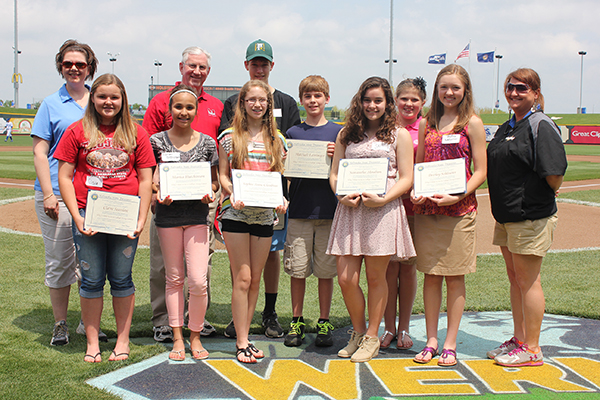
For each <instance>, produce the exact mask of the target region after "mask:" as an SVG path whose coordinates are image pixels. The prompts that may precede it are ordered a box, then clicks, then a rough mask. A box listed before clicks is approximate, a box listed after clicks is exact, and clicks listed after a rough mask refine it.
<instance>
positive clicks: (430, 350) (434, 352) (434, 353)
mask: <svg viewBox="0 0 600 400" xmlns="http://www.w3.org/2000/svg"><path fill="white" fill-rule="evenodd" d="M427 353H429V354H431V358H430V359H429V360H424V359H420V360H419V359H417V357H415V358H413V361H414V362H416V363H419V364H427V363H428V362H430V361H431V360H433V357H435V356H437V354H438V349H437V348H435V349H434V348H433V347H430V346H427V347H425V348H424V349H423V350H421V352H420V353H419V354H421V355H422V356H423V357H425V354H427ZM419 354H417V355H419Z"/></svg>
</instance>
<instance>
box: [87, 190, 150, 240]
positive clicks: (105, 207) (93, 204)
mask: <svg viewBox="0 0 600 400" xmlns="http://www.w3.org/2000/svg"><path fill="white" fill-rule="evenodd" d="M139 213H140V197H139V196H132V195H129V194H120V193H111V192H102V191H99V190H88V196H87V204H86V206H85V220H84V223H83V226H84V228H85V229H91V230H93V231H97V232H102V233H111V234H113V235H124V236H127V235H128V234H133V232H135V229H136V228H137V222H138V216H139Z"/></svg>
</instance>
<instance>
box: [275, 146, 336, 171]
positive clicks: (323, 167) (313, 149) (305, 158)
mask: <svg viewBox="0 0 600 400" xmlns="http://www.w3.org/2000/svg"><path fill="white" fill-rule="evenodd" d="M286 142H287V145H288V153H287V157H286V158H285V171H284V172H283V175H284V176H285V177H287V178H311V179H328V178H329V171H330V169H331V157H329V156H328V155H327V145H328V144H329V142H325V141H322V140H297V139H287V140H286Z"/></svg>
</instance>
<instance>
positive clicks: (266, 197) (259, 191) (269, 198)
mask: <svg viewBox="0 0 600 400" xmlns="http://www.w3.org/2000/svg"><path fill="white" fill-rule="evenodd" d="M231 182H232V183H233V198H234V200H235V201H238V200H239V201H242V202H243V203H244V205H245V206H246V207H265V208H275V207H277V206H281V205H283V187H282V185H281V174H280V173H279V172H268V171H250V170H245V169H232V170H231Z"/></svg>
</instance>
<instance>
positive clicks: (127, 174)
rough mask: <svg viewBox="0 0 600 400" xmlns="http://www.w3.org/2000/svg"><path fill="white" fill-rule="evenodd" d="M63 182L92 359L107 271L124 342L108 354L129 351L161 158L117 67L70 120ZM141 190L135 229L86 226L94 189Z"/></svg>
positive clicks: (60, 151)
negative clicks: (136, 274) (140, 246)
mask: <svg viewBox="0 0 600 400" xmlns="http://www.w3.org/2000/svg"><path fill="white" fill-rule="evenodd" d="M55 158H56V159H58V160H59V167H58V183H59V187H60V190H61V193H62V195H63V199H64V202H65V205H66V206H67V208H68V209H69V212H70V213H71V216H72V217H73V228H72V230H73V240H74V242H75V248H76V250H77V256H78V258H79V262H80V264H81V288H80V289H79V295H80V299H81V316H82V318H83V322H84V324H85V327H86V333H87V351H86V354H85V357H84V361H86V362H92V363H95V362H101V361H102V353H101V351H100V347H99V343H98V330H99V326H100V316H101V315H102V308H103V295H104V284H105V281H106V279H107V278H108V280H109V282H110V285H111V294H112V296H113V310H114V314H115V320H116V323H117V342H116V344H115V347H114V350H113V351H112V354H111V355H110V357H109V359H108V360H109V361H121V360H127V359H128V358H129V330H130V328H131V317H132V315H133V308H134V304H135V296H134V293H135V286H134V284H133V281H132V278H131V268H132V266H133V260H134V256H135V251H136V248H137V243H138V235H139V234H140V233H141V232H142V229H143V228H144V223H145V222H146V216H147V214H148V208H149V206H150V198H151V196H152V167H153V166H154V165H156V163H155V161H154V155H153V153H152V147H151V145H150V139H149V138H148V134H147V133H146V132H145V131H144V129H143V128H142V127H141V126H139V125H137V124H135V123H134V122H133V120H132V118H131V116H130V115H129V106H128V103H127V94H126V92H125V86H124V85H123V82H121V80H120V79H119V78H118V77H117V76H115V75H112V74H104V75H102V76H100V77H99V78H98V79H96V81H94V84H93V85H92V89H91V93H90V99H89V103H88V107H87V109H86V112H85V115H84V117H83V119H82V120H80V121H77V122H76V123H74V124H73V125H71V126H70V127H69V128H68V129H67V131H66V132H65V134H64V136H63V139H62V140H61V142H60V143H59V145H58V148H57V150H56V153H55ZM90 189H92V190H99V191H106V192H111V193H121V194H128V195H137V196H139V197H140V210H139V215H138V219H137V227H136V229H135V231H134V232H133V233H132V234H128V235H127V236H121V235H116V234H107V233H99V232H96V231H93V230H91V229H89V228H86V227H84V219H85V212H86V203H87V192H88V190H90Z"/></svg>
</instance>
